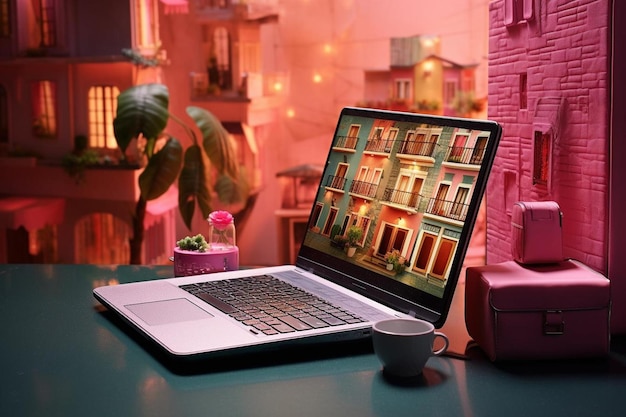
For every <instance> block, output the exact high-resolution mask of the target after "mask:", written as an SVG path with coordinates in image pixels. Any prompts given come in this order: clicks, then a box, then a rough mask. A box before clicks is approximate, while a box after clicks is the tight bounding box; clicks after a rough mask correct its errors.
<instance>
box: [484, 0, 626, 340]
mask: <svg viewBox="0 0 626 417" xmlns="http://www.w3.org/2000/svg"><path fill="white" fill-rule="evenodd" d="M618 3H619V4H620V5H618ZM624 12H625V9H624V7H623V2H613V1H608V0H592V1H578V0H576V1H569V2H533V1H524V2H522V1H516V0H497V1H493V2H492V3H491V4H490V35H489V36H490V52H489V110H488V111H489V118H491V119H494V120H497V121H499V122H501V123H502V125H503V132H504V133H503V138H502V141H501V144H500V149H499V151H498V155H497V158H496V162H495V164H494V167H493V171H492V174H491V177H490V185H489V187H488V190H487V200H486V201H487V218H488V222H487V225H488V228H487V261H488V262H489V263H496V262H501V261H505V260H509V259H511V251H510V244H509V242H510V222H511V218H510V213H511V208H512V205H513V203H514V202H516V201H519V200H530V201H533V200H555V201H557V202H558V203H559V204H560V206H561V209H562V211H563V213H564V217H563V234H564V251H565V255H566V256H567V257H571V258H574V259H577V260H579V261H581V262H583V263H585V264H587V265H589V266H591V267H592V268H594V269H596V270H597V271H600V272H602V273H604V274H605V275H607V276H608V277H609V278H610V279H611V280H612V283H611V285H612V294H613V313H612V315H611V320H612V327H613V331H620V332H624V331H626V262H624V260H623V259H624V258H623V254H621V253H620V252H623V247H624V237H623V236H624V233H623V231H624V230H626V226H624V221H623V220H622V219H623V213H624V211H625V210H626V198H625V196H624V188H623V182H624V180H625V179H626V170H625V169H624V168H623V166H624V164H623V158H622V157H624V156H626V151H625V149H624V140H623V137H620V136H623V134H622V131H623V126H622V125H623V124H624V122H623V119H624V117H623V113H624V108H625V107H624V99H623V96H624V91H626V90H624V88H618V87H620V86H621V87H623V81H620V78H623V77H621V74H623V69H624V60H625V57H626V54H624V50H623V47H620V46H616V45H618V44H620V42H618V40H619V39H622V38H623V35H624V33H623V29H621V28H620V27H619V26H620V25H619V23H617V22H620V21H621V20H622V19H620V17H624ZM612 22H615V23H616V24H615V25H613V23H612ZM620 35H621V36H622V37H620ZM614 75H615V76H614ZM611 92H613V93H611ZM620 225H621V226H620Z"/></svg>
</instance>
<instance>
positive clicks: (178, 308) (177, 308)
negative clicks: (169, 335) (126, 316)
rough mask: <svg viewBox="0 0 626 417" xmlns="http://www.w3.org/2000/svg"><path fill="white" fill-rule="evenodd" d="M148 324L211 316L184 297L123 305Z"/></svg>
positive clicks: (154, 324)
mask: <svg viewBox="0 0 626 417" xmlns="http://www.w3.org/2000/svg"><path fill="white" fill-rule="evenodd" d="M124 307H126V308H127V309H129V310H130V311H132V312H133V313H134V314H136V315H137V316H138V317H139V318H140V319H142V320H143V321H145V322H146V323H148V324H149V325H150V326H158V325H159V324H171V323H178V322H181V321H193V320H202V319H206V318H209V317H213V315H211V314H210V313H208V312H207V311H204V310H203V309H201V308H200V307H198V306H197V305H195V304H193V303H192V302H191V301H189V300H187V299H184V298H176V299H173V300H163V301H153V302H149V303H140V304H129V305H126V306H124Z"/></svg>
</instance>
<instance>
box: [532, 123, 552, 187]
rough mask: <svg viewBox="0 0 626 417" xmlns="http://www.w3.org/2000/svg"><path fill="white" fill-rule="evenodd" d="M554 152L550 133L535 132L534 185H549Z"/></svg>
mask: <svg viewBox="0 0 626 417" xmlns="http://www.w3.org/2000/svg"><path fill="white" fill-rule="evenodd" d="M551 152H552V138H551V137H550V134H549V133H543V132H540V131H535V137H534V159H533V184H535V185H548V180H549V178H550V153H551Z"/></svg>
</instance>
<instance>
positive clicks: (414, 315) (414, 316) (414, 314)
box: [409, 310, 417, 318]
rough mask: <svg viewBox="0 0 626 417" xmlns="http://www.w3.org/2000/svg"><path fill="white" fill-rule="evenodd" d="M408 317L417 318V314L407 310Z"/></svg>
mask: <svg viewBox="0 0 626 417" xmlns="http://www.w3.org/2000/svg"><path fill="white" fill-rule="evenodd" d="M409 316H411V317H413V318H416V317H417V313H416V312H415V311H413V310H409Z"/></svg>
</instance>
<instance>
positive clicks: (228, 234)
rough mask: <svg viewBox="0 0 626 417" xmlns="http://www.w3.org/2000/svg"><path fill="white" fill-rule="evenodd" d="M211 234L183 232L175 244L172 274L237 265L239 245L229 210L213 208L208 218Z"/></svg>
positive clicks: (228, 267) (234, 267)
mask: <svg viewBox="0 0 626 417" xmlns="http://www.w3.org/2000/svg"><path fill="white" fill-rule="evenodd" d="M207 221H208V222H209V226H210V230H211V232H210V233H211V234H210V235H209V240H208V241H207V239H206V238H205V237H204V235H202V234H197V235H195V236H186V237H185V238H183V239H181V240H179V241H178V242H176V247H175V248H174V275H176V276H177V277H179V276H187V275H198V274H208V273H211V272H220V271H232V270H235V269H238V268H239V248H238V247H237V245H236V241H235V224H234V218H233V216H232V214H230V213H229V212H227V211H223V210H216V211H214V212H212V213H211V214H209V217H208V218H207Z"/></svg>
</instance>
